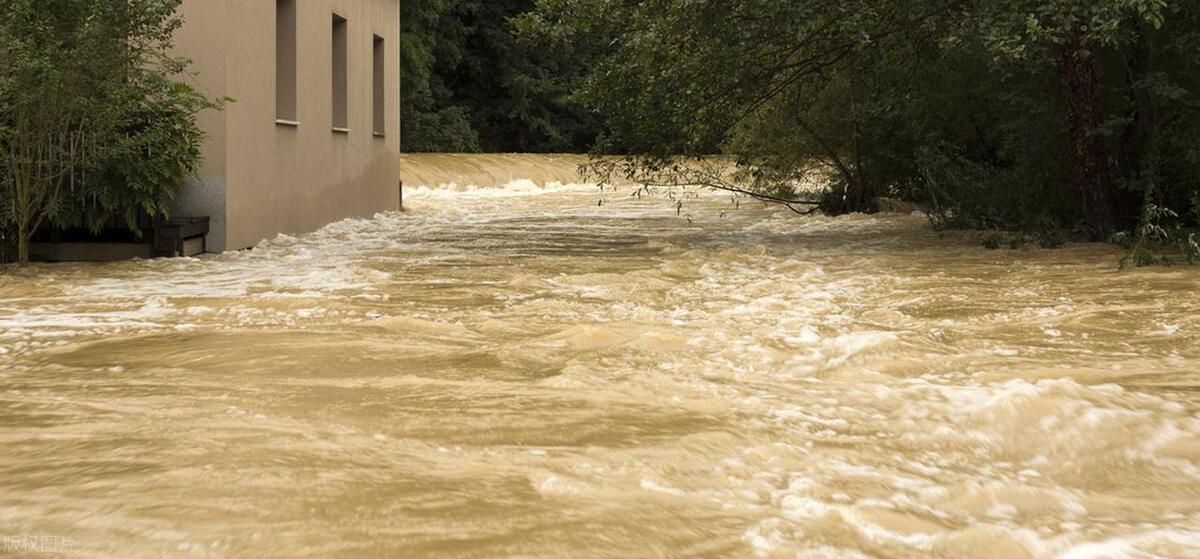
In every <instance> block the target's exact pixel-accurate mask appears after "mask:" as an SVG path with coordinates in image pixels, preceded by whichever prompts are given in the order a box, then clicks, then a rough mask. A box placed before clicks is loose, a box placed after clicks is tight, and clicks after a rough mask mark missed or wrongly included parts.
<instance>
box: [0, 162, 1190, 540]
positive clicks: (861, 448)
mask: <svg viewBox="0 0 1200 559" xmlns="http://www.w3.org/2000/svg"><path fill="white" fill-rule="evenodd" d="M408 187H409V189H408V193H407V200H406V202H407V204H408V208H409V210H408V211H407V212H405V213H399V214H387V215H381V216H378V217H376V218H375V219H371V220H351V221H346V222H342V223H337V224H334V225H331V226H329V227H327V228H325V229H324V230H322V231H320V232H317V233H315V234H311V235H304V236H300V237H287V236H281V237H279V238H277V239H274V240H271V241H269V242H266V243H264V244H263V245H262V246H260V247H258V248H257V249H256V250H253V251H248V252H242V253H236V254H226V255H220V256H210V257H205V258H201V259H190V260H164V261H152V262H134V263H120V264H111V265H71V266H43V267H36V268H35V269H34V270H32V271H30V272H28V273H20V274H17V275H9V276H0V449H2V452H0V545H8V546H10V547H9V549H8V552H9V553H11V552H13V549H12V547H11V546H12V545H13V543H14V541H15V540H14V539H13V538H17V537H23V536H29V535H40V536H53V537H59V538H67V539H66V540H55V541H58V542H60V544H61V542H62V541H65V542H66V544H67V545H65V546H63V547H66V548H68V549H66V551H68V552H69V553H68V554H72V553H73V554H78V555H86V556H92V555H109V556H121V557H127V556H161V555H169V556H199V557H204V556H216V557H224V556H263V555H267V556H303V555H308V556H326V555H338V556H407V555H424V554H437V555H450V556H456V555H457V556H494V555H519V556H564V555H587V556H611V557H632V556H680V555H687V556H754V555H762V556H780V557H784V556H786V557H796V556H799V557H843V556H844V557H863V556H866V557H916V556H931V555H932V556H942V557H975V556H978V557H1003V558H1019V557H1025V556H1029V557H1055V556H1064V557H1113V556H1115V557H1124V556H1131V557H1150V556H1166V557H1195V556H1197V554H1200V373H1198V372H1197V370H1198V369H1200V271H1197V270H1184V269H1154V270H1148V271H1139V272H1133V273H1117V272H1116V271H1115V262H1116V258H1117V256H1118V255H1117V253H1115V252H1114V251H1113V250H1112V249H1111V248H1108V247H1104V246H1097V245H1069V246H1067V247H1066V248H1064V249H1062V250H1058V251H1042V250H1023V251H987V250H984V249H982V248H980V246H979V242H978V240H977V239H972V238H970V237H968V236H965V235H939V234H938V233H936V232H932V231H930V230H929V228H928V226H927V223H926V222H925V221H924V220H923V219H921V218H920V217H917V216H881V217H863V216H850V217H844V218H838V219H830V218H823V217H812V218H799V217H796V216H794V215H792V214H790V213H788V212H786V211H782V210H779V209H773V208H763V207H761V205H757V204H750V203H743V204H742V206H741V209H734V208H732V207H731V205H730V202H729V199H728V198H727V197H725V196H715V195H714V196H711V197H707V198H705V199H703V200H695V201H691V202H689V203H687V204H686V205H685V206H684V213H685V214H690V216H691V222H689V221H687V220H686V219H685V218H684V217H679V216H676V210H675V207H674V205H673V203H671V202H667V201H664V200H661V199H657V200H650V199H647V200H643V201H637V200H632V199H629V198H628V197H627V192H618V193H600V192H598V191H597V189H596V188H594V187H588V186H562V185H550V186H549V187H546V188H539V187H536V186H534V185H533V184H531V183H528V182H521V181H518V182H515V183H512V184H509V185H508V186H506V187H497V188H479V189H474V190H467V191H463V190H460V189H453V188H417V187H416V185H414V184H413V182H412V180H411V179H410V180H409V184H408ZM601 199H605V200H606V202H605V203H604V204H603V205H599V201H600V200H601ZM722 214H724V215H723V216H722ZM5 542H7V543H5ZM51 543H54V542H53V541H52V542H51ZM3 554H5V551H4V550H3V549H0V555H3Z"/></svg>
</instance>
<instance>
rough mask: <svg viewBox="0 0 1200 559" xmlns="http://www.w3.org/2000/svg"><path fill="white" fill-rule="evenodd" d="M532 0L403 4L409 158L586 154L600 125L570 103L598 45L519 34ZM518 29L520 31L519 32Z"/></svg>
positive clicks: (403, 100) (422, 0) (403, 103)
mask: <svg viewBox="0 0 1200 559" xmlns="http://www.w3.org/2000/svg"><path fill="white" fill-rule="evenodd" d="M533 7H534V3H533V1H532V0H491V1H486V2H485V1H482V0H412V1H406V2H404V3H402V5H401V9H402V11H403V16H402V20H401V21H402V24H403V29H402V37H403V54H402V56H403V59H404V78H405V87H404V89H403V91H402V93H401V120H402V124H403V127H404V137H403V138H402V144H403V145H402V146H401V147H402V149H403V150H404V151H481V150H482V151H493V152H513V151H518V152H563V151H571V152H577V151H587V149H589V148H590V147H591V145H592V143H594V141H595V138H596V135H597V132H598V130H599V124H600V119H599V118H598V117H597V116H596V115H595V113H593V112H592V111H589V110H586V109H585V108H584V107H583V106H582V105H581V104H579V103H577V102H575V101H574V99H572V98H571V93H572V91H573V89H574V88H575V86H576V85H578V83H579V81H581V80H582V78H583V76H584V75H585V74H586V72H587V70H588V68H590V65H591V63H592V61H593V56H594V53H595V52H596V49H595V48H594V47H595V46H594V45H592V44H590V43H575V42H554V43H541V42H530V41H526V40H523V38H522V36H520V35H519V34H518V33H517V27H519V24H520V21H521V20H522V19H523V16H524V14H526V13H527V12H528V11H529V10H531V9H532V8H533ZM514 22H516V25H514Z"/></svg>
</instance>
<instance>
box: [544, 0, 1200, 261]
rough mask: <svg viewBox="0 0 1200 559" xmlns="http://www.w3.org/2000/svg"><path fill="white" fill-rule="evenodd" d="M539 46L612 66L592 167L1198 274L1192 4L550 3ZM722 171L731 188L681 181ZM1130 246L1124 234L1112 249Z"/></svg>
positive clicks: (962, 0)
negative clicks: (1087, 246)
mask: <svg viewBox="0 0 1200 559" xmlns="http://www.w3.org/2000/svg"><path fill="white" fill-rule="evenodd" d="M537 4H538V7H537V10H536V11H535V12H533V13H531V14H528V15H525V16H523V17H522V18H520V27H521V28H522V29H523V30H525V31H526V34H527V35H529V36H530V37H533V38H535V39H537V40H543V41H551V42H570V43H575V44H593V45H601V47H602V52H601V53H600V54H599V55H598V57H597V59H596V60H597V61H598V62H597V63H596V64H595V65H594V67H592V68H591V71H589V72H588V73H587V76H586V78H585V79H584V80H583V81H582V82H581V83H582V85H581V86H580V88H579V89H578V92H577V98H578V99H579V100H580V101H581V102H582V103H583V104H584V105H585V106H587V107H589V108H591V109H593V110H595V111H597V112H598V113H599V114H602V115H604V121H603V124H604V127H605V130H606V133H605V134H604V136H602V137H601V139H600V143H599V144H598V146H596V147H597V148H598V151H600V152H609V153H612V152H620V153H627V154H629V155H628V156H627V157H626V158H625V159H623V160H621V161H619V162H616V163H614V162H613V161H612V160H605V161H603V162H602V163H601V164H599V165H597V169H598V170H599V171H600V172H601V174H606V173H618V174H623V175H626V176H627V177H636V178H639V179H644V180H648V181H651V182H655V183H659V184H683V185H704V186H713V187H717V188H726V189H730V190H748V191H750V192H754V193H758V194H759V195H760V197H762V198H764V199H770V200H782V201H784V202H785V203H789V204H803V203H804V202H808V201H815V200H810V198H811V197H812V193H810V192H808V191H806V189H805V187H806V186H807V185H810V184H812V183H813V182H814V180H816V181H817V182H820V183H824V184H826V185H828V186H829V188H827V189H825V191H824V193H823V194H821V197H822V199H821V200H819V205H820V208H821V209H824V210H825V211H827V212H830V213H840V212H847V211H871V210H873V209H874V206H875V204H876V200H877V199H878V198H879V197H882V196H891V197H901V198H907V199H911V200H916V201H920V202H924V203H926V204H927V205H928V206H929V207H930V210H931V212H930V215H931V217H932V219H934V221H935V223H936V224H937V225H939V226H944V227H965V228H978V229H996V230H1005V231H1026V232H1030V231H1035V232H1036V231H1042V232H1045V231H1057V232H1062V231H1064V230H1065V231H1068V232H1070V231H1072V230H1073V231H1074V233H1075V235H1077V236H1079V237H1087V238H1091V239H1095V240H1101V239H1109V238H1114V235H1116V237H1115V238H1116V239H1117V240H1120V241H1122V242H1126V243H1129V244H1130V245H1131V246H1132V247H1133V248H1134V251H1133V254H1134V258H1133V260H1134V261H1136V262H1137V263H1147V262H1149V261H1151V260H1153V258H1152V257H1151V256H1150V255H1149V251H1148V250H1146V246H1147V245H1148V244H1150V243H1152V242H1153V241H1171V242H1172V243H1173V244H1176V245H1178V247H1179V248H1180V250H1181V252H1182V253H1183V254H1184V256H1185V257H1187V258H1189V259H1195V258H1196V257H1197V256H1198V255H1200V245H1198V244H1197V242H1196V240H1197V236H1196V234H1195V233H1194V230H1195V227H1196V225H1197V223H1196V221H1197V220H1198V219H1200V148H1197V147H1196V146H1198V145H1200V98H1198V97H1197V93H1200V4H1196V3H1195V2H1184V1H1181V0H848V1H842V2H826V1H821V0H686V1H684V0H644V1H639V2H628V1H624V0H539V1H538V2H537ZM712 154H722V155H724V156H727V157H728V158H730V159H732V160H733V161H735V162H736V163H737V167H738V170H739V172H738V173H736V174H735V175H733V176H718V175H716V174H713V173H711V172H709V171H707V170H703V169H702V170H699V171H698V170H696V169H695V168H694V167H690V166H680V165H677V163H678V162H679V160H680V159H686V158H690V157H699V156H706V155H712ZM1122 231H1124V232H1125V233H1124V234H1121V233H1120V232H1122Z"/></svg>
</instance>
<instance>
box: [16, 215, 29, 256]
mask: <svg viewBox="0 0 1200 559" xmlns="http://www.w3.org/2000/svg"><path fill="white" fill-rule="evenodd" d="M27 229H28V227H27V226H26V225H25V223H24V222H20V221H19V222H18V223H17V263H18V264H19V265H21V266H28V265H29V237H30V233H29V231H27Z"/></svg>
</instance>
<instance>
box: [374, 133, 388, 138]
mask: <svg viewBox="0 0 1200 559" xmlns="http://www.w3.org/2000/svg"><path fill="white" fill-rule="evenodd" d="M371 135H372V136H375V137H376V138H386V137H387V134H385V133H383V132H372V133H371Z"/></svg>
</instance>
